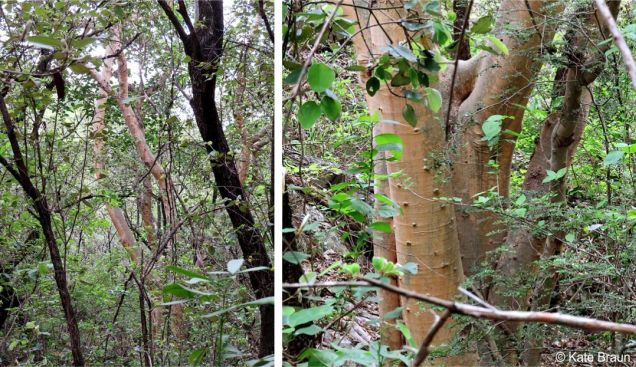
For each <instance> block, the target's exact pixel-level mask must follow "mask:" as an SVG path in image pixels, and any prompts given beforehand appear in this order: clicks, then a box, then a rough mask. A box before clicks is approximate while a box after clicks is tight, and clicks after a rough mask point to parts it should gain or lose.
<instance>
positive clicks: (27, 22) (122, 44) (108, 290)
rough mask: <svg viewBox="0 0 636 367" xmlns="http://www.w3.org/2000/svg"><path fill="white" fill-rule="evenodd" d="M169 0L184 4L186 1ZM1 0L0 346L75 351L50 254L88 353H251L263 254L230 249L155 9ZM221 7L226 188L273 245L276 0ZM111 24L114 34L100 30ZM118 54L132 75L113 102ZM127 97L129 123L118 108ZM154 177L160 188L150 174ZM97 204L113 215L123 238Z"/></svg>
mask: <svg viewBox="0 0 636 367" xmlns="http://www.w3.org/2000/svg"><path fill="white" fill-rule="evenodd" d="M260 5H263V4H260ZM169 6H170V7H173V6H174V8H175V9H177V8H178V7H179V6H184V9H183V10H185V11H187V12H188V13H189V14H190V15H191V16H192V19H195V14H198V9H197V10H195V8H197V7H198V6H199V4H195V2H190V1H188V2H185V3H183V2H179V4H177V2H176V1H175V2H174V4H172V2H170V4H169ZM0 10H1V16H0V18H1V19H0V42H1V43H2V49H1V50H0V55H1V57H0V60H1V61H0V93H1V94H2V97H3V101H4V102H3V104H4V103H6V107H7V109H8V110H7V114H8V115H7V116H3V117H4V120H3V122H4V123H3V124H1V125H0V156H1V157H3V160H4V163H7V164H6V165H4V166H3V167H2V168H0V273H1V274H0V301H1V306H2V307H1V309H0V364H1V365H70V364H71V363H77V362H78V359H77V356H76V355H75V354H73V356H74V358H73V359H72V358H71V353H70V351H69V343H70V342H69V332H68V329H67V327H68V321H67V320H68V318H67V319H66V320H65V313H64V312H62V308H61V307H60V297H59V296H58V290H59V284H60V283H56V281H55V280H54V273H55V272H58V273H60V274H61V272H60V271H63V272H64V278H65V279H66V282H67V288H68V292H69V293H70V299H71V301H72V306H73V308H74V317H75V319H76V321H77V324H78V328H79V330H78V333H79V336H80V337H79V339H80V341H81V352H83V359H84V360H85V363H87V364H89V365H114V366H121V365H128V366H131V365H150V363H152V365H185V364H189V365H200V364H202V365H216V366H223V365H229V364H231V365H239V364H241V365H244V364H246V363H247V361H250V360H252V361H254V360H256V359H257V356H258V354H259V349H258V346H259V344H260V338H261V336H260V335H259V332H258V330H259V328H258V325H259V324H260V323H261V321H260V317H259V313H258V307H257V306H258V305H263V304H271V303H273V299H271V298H267V299H257V298H258V297H255V295H254V291H253V289H252V288H251V287H250V282H249V277H248V274H249V272H252V271H260V272H261V273H268V272H270V269H269V268H267V269H255V268H253V267H251V266H249V262H250V261H251V259H245V260H244V259H243V254H242V252H241V248H240V247H239V246H238V244H237V235H236V230H235V229H234V227H233V226H232V223H231V222H230V220H229V219H228V216H227V214H226V211H225V208H226V207H227V206H231V205H234V203H233V202H228V200H226V199H224V198H223V197H222V195H220V194H219V189H218V188H217V187H216V185H215V180H214V178H213V175H212V173H211V168H210V160H209V159H208V158H209V155H208V153H207V152H206V143H204V142H203V140H202V139H201V136H200V135H199V132H198V131H197V125H196V123H195V120H194V117H193V112H192V109H191V106H190V104H189V99H190V98H192V91H191V84H190V83H191V82H190V78H189V71H188V62H190V58H189V57H188V56H186V53H185V52H184V48H183V45H182V44H181V41H180V40H179V38H178V35H177V33H176V32H175V29H174V27H173V25H172V24H171V23H170V21H169V20H168V18H167V16H166V13H165V12H164V11H162V9H161V7H160V6H159V4H158V3H157V2H150V1H148V2H127V1H75V0H70V1H47V2H40V1H23V2H2V3H1V4H0ZM180 10H182V9H180ZM222 11H223V12H224V13H225V14H224V15H225V20H224V28H225V30H224V31H225V32H224V33H225V34H224V38H223V41H224V42H223V43H222V47H223V52H222V58H221V59H220V60H218V68H217V69H216V70H215V74H214V77H215V78H217V80H218V81H217V92H216V105H217V106H218V110H219V114H220V117H221V120H222V124H223V126H224V128H225V135H226V136H227V139H228V141H229V145H230V147H231V152H230V153H228V156H229V157H230V158H234V159H235V160H236V161H238V160H239V157H244V155H243V154H244V153H243V151H244V150H246V149H249V150H250V152H249V153H250V154H249V155H248V156H247V159H246V160H244V161H241V162H240V164H239V165H240V166H241V168H242V169H243V170H244V172H245V174H244V176H243V177H242V180H243V181H242V184H243V187H244V189H245V196H246V197H243V198H239V199H238V201H237V202H240V203H241V205H248V206H249V208H250V209H251V212H252V214H253V216H254V217H255V223H256V225H255V226H256V230H257V231H258V232H260V233H261V235H262V236H263V238H264V239H265V240H264V241H265V242H264V243H265V246H266V248H267V249H268V251H269V252H270V253H271V251H272V248H273V246H272V242H273V239H272V238H271V226H272V224H271V219H270V218H271V215H272V213H273V209H272V208H273V207H272V205H273V202H272V197H271V195H270V188H271V187H270V177H271V175H270V172H271V170H270V168H271V157H270V148H271V144H270V136H271V133H272V116H273V96H272V95H271V93H270V90H271V85H272V84H273V44H272V42H271V40H270V38H269V36H268V32H267V30H266V28H265V26H264V25H263V20H262V16H265V17H273V7H272V6H271V4H265V6H264V8H263V11H262V13H263V14H261V13H260V12H259V2H253V1H242V0H236V1H232V2H226V4H225V7H224V8H223V9H222ZM175 12H176V10H175ZM179 17H180V18H179V19H180V20H181V21H183V19H184V17H183V14H182V13H181V14H180V15H179ZM221 19H223V17H221ZM246 25H249V27H246ZM196 26H197V27H198V26H199V25H198V24H196ZM221 29H223V25H221ZM117 37H119V38H120V40H119V47H115V48H112V47H111V48H109V46H110V45H112V44H113V42H116V41H117V40H116V38H117ZM202 41H206V40H202ZM205 47H208V46H207V44H205ZM120 55H123V56H124V57H123V58H122V59H121V60H120V58H119V56H120ZM122 60H123V61H124V62H126V63H127V66H128V71H127V76H128V78H129V81H128V83H127V85H126V87H127V88H128V89H129V92H128V96H127V97H126V98H124V99H123V100H122V101H121V102H122V104H119V103H118V102H119V101H118V96H117V94H118V93H120V92H121V91H122V89H123V88H124V86H125V84H122V82H121V70H123V69H122V64H120V61H122ZM108 63H110V64H111V65H112V67H113V69H115V75H114V78H113V79H111V80H107V84H109V85H110V87H111V88H112V93H111V94H109V95H108V96H107V101H106V104H105V109H104V113H105V118H103V125H104V127H103V129H101V130H100V129H98V127H97V123H98V122H99V121H97V120H98V119H97V118H96V116H97V111H98V110H99V106H98V105H97V104H96V101H97V100H98V99H99V98H100V97H102V95H101V94H100V93H101V92H100V91H101V89H102V88H101V87H102V86H101V85H99V84H98V83H97V82H96V80H95V73H102V72H103V70H105V68H106V66H107V64H108ZM196 67H197V68H202V70H203V69H205V67H206V66H205V65H197V66H196ZM208 67H209V66H208ZM208 77H209V78H212V77H213V75H208ZM214 102H215V101H208V102H207V103H208V105H210V104H211V103H212V104H213V103H214ZM122 105H123V107H122ZM126 106H128V107H132V110H134V111H133V114H134V117H135V120H134V121H136V122H137V123H135V124H132V125H130V124H128V122H129V120H128V119H126V118H125V116H124V115H123V114H122V111H130V109H129V110H125V109H123V108H126ZM3 112H4V111H3ZM239 118H240V124H239V123H238V122H237V121H238V119H239ZM8 120H11V121H12V123H13V124H14V125H15V128H14V130H13V131H12V132H9V127H8V122H7V121H8ZM131 121H133V120H131ZM131 126H132V127H134V128H138V131H141V132H142V133H141V136H142V138H139V137H138V136H133V135H131V131H132V130H131ZM11 133H13V134H14V135H15V137H16V138H17V145H18V148H19V150H20V151H21V155H22V157H23V159H22V162H23V163H24V165H25V170H26V175H27V176H28V178H30V181H31V182H32V183H33V185H34V186H35V188H36V189H37V190H38V191H39V192H41V194H42V196H43V197H44V198H45V200H46V203H47V205H48V209H49V212H50V219H51V222H52V230H53V236H54V241H53V243H52V244H50V245H53V246H57V248H58V249H59V253H60V256H61V269H54V264H53V263H52V258H51V257H50V253H49V248H47V242H46V241H45V237H44V235H43V232H42V231H43V229H42V228H43V227H42V226H41V224H40V219H41V218H42V215H41V213H39V212H38V211H37V210H36V209H35V207H36V206H37V203H36V202H35V201H34V200H33V199H32V198H31V197H30V196H29V195H27V193H26V192H25V191H24V190H23V187H22V186H21V184H20V183H19V182H18V181H19V180H17V179H16V178H15V177H14V176H13V175H12V172H10V168H11V167H17V166H18V164H19V162H18V155H17V153H16V147H14V146H13V145H12V142H11V141H10V140H11V139H10V136H9V135H10V134H11ZM140 139H141V140H145V143H146V144H147V147H148V148H149V149H148V151H149V152H150V154H154V155H155V158H156V163H157V164H156V165H155V166H154V167H153V169H154V168H156V167H157V165H161V167H162V168H163V170H164V174H163V176H161V175H160V176H158V177H155V176H153V175H152V174H151V171H152V170H151V169H149V166H148V164H147V163H148V162H144V161H143V158H142V155H141V154H140V153H139V152H140V151H139V150H138V149H136V147H137V144H138V143H139V141H140ZM248 141H249V142H250V143H249V145H248V146H246V143H247V142H248ZM100 145H101V148H100ZM151 163H152V162H151ZM152 164H154V163H152ZM18 177H21V179H23V178H24V177H22V176H21V175H20V174H18ZM166 181H167V182H169V183H170V184H169V185H168V190H169V192H168V193H166V192H164V191H163V188H162V187H160V185H161V184H162V182H166ZM166 198H171V199H170V200H171V201H170V204H169V205H166ZM168 210H169V211H170V213H167V211H168ZM112 213H114V214H113V216H111V214H112ZM117 213H121V214H123V216H120V217H117V216H116V214H117ZM112 218H120V219H122V218H123V221H122V222H121V223H122V225H123V227H126V228H128V229H129V232H130V234H131V235H132V240H131V242H132V247H130V248H125V246H126V245H125V244H124V241H123V239H124V238H125V236H123V234H124V235H125V234H126V233H125V231H124V230H123V229H122V228H121V227H117V228H116V225H115V222H113V220H112ZM122 244H124V246H122ZM128 245H131V243H128ZM135 251H136V252H137V255H140V256H138V257H137V258H133V257H131V256H132V255H130V253H134V252H135ZM263 276H264V275H263ZM261 354H262V353H261ZM271 358H272V357H271V356H270V357H267V358H266V360H264V361H261V362H259V363H267V360H271ZM251 363H256V362H251ZM270 363H271V362H270Z"/></svg>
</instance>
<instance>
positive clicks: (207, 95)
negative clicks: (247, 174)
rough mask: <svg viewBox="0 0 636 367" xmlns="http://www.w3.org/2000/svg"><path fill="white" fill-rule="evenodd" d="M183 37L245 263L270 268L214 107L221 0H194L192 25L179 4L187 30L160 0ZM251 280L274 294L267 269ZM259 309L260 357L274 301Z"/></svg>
mask: <svg viewBox="0 0 636 367" xmlns="http://www.w3.org/2000/svg"><path fill="white" fill-rule="evenodd" d="M159 5H160V6H161V8H162V9H163V10H164V12H165V13H166V15H167V16H168V18H169V19H170V21H171V22H172V24H173V26H174V27H175V29H176V30H177V32H178V34H179V37H180V38H181V41H182V42H183V45H184V49H185V52H186V54H187V55H188V56H189V57H190V62H189V63H188V71H189V74H190V81H191V83H192V100H191V101H190V105H191V106H192V110H193V111H194V116H195V119H196V122H197V126H198V128H199V132H200V134H201V137H202V139H203V141H204V143H205V148H206V150H207V152H208V157H209V159H210V163H211V164H212V173H213V175H214V180H215V182H216V187H217V188H218V190H219V193H220V194H221V197H223V198H224V199H226V200H227V204H226V207H225V209H226V212H227V214H228V216H229V217H230V221H231V222H232V226H233V227H234V229H235V231H236V236H237V238H238V242H239V245H240V247H241V250H242V252H243V257H244V259H245V262H246V264H247V265H248V266H250V267H257V266H265V267H268V268H270V267H271V261H270V259H269V256H268V254H267V249H266V247H265V242H264V241H263V237H262V235H261V233H260V231H259V230H258V229H257V228H256V224H255V222H254V217H253V216H252V212H251V210H250V207H249V203H248V202H247V201H246V200H245V191H244V190H243V186H242V184H241V180H240V178H239V174H238V171H237V169H236V164H235V162H234V158H233V157H232V155H231V151H230V148H229V145H228V142H227V139H226V137H225V132H224V131H223V123H222V121H221V119H220V117H219V113H218V110H217V106H216V80H217V77H216V71H217V68H218V64H219V60H220V58H221V56H222V52H223V32H224V26H223V2H222V1H202V0H201V1H197V2H196V7H197V9H198V14H197V19H196V27H195V26H194V25H192V23H191V21H190V19H189V17H188V16H187V14H184V13H185V9H180V12H181V13H182V14H181V15H182V16H183V17H184V18H186V24H187V25H188V28H189V30H190V32H191V33H190V34H186V33H185V31H184V30H183V27H182V26H181V24H180V23H179V21H178V20H177V18H176V16H175V14H174V13H173V12H172V10H171V8H170V6H169V5H168V4H167V3H166V2H165V1H161V0H160V1H159ZM249 278H250V284H251V286H252V290H253V291H254V293H255V295H256V297H257V298H264V297H269V296H273V295H274V277H273V274H272V272H271V271H269V270H267V271H259V272H250V273H249ZM259 308H260V313H261V336H260V342H261V345H260V351H259V355H260V356H265V355H269V354H272V353H273V352H274V305H271V304H267V305H261V306H259Z"/></svg>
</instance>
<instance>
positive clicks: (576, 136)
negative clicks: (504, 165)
mask: <svg viewBox="0 0 636 367" xmlns="http://www.w3.org/2000/svg"><path fill="white" fill-rule="evenodd" d="M619 5H620V2H619V1H611V2H610V8H611V9H612V12H613V15H614V16H616V14H617V13H618V9H619ZM583 10H585V9H583ZM588 14H589V15H588V16H587V17H586V19H584V20H583V23H584V24H583V25H582V26H581V27H573V28H572V29H570V30H569V31H568V33H567V34H566V37H565V38H566V40H567V41H568V42H569V43H568V47H567V49H566V52H567V56H568V61H569V66H568V67H567V68H563V69H561V70H559V71H557V74H556V77H555V92H554V93H553V97H556V96H562V97H563V106H562V107H561V108H560V111H556V112H552V113H551V114H550V115H549V116H548V118H547V119H546V121H545V122H544V125H543V127H542V129H541V133H540V136H539V137H538V138H537V139H536V141H535V151H534V153H533V155H532V157H531V160H530V163H529V167H528V172H527V174H526V178H525V180H524V184H523V188H524V190H526V191H527V193H528V195H529V196H530V197H531V198H532V197H538V196H540V195H543V194H547V193H550V194H551V201H552V202H553V203H561V204H565V202H566V197H565V190H566V176H564V177H563V178H561V179H559V180H555V181H553V182H550V183H549V184H546V183H543V182H542V181H543V179H544V177H545V176H546V170H551V171H554V172H557V171H558V170H560V169H563V168H566V169H567V168H569V167H570V164H571V161H572V157H573V155H574V153H575V151H576V148H577V146H578V143H579V142H580V140H581V137H582V134H583V130H584V129H585V125H586V122H587V117H588V114H589V106H590V103H591V99H592V96H591V95H590V92H589V90H591V87H588V85H590V84H591V83H592V82H593V81H594V80H595V79H596V77H597V76H598V75H599V74H600V72H601V71H602V69H603V64H604V56H603V52H604V51H605V49H606V48H607V47H608V46H607V45H603V46H601V47H600V48H598V47H597V44H598V43H597V42H599V41H600V40H603V39H604V38H605V37H606V35H607V34H608V32H607V30H606V29H603V28H600V29H599V28H598V27H597V23H596V14H595V11H594V10H588ZM581 29H583V30H586V32H585V34H583V33H581V32H580V30H581ZM595 42H596V43H595ZM588 50H591V52H590V51H588ZM563 236H564V233H556V235H555V236H546V235H544V234H531V233H530V230H529V229H528V228H525V227H521V228H517V229H514V230H513V231H512V232H511V235H510V236H508V241H507V244H508V245H509V247H510V251H508V252H506V253H504V254H502V256H501V258H500V260H499V262H498V270H499V272H500V275H502V276H503V277H504V278H509V279H510V278H513V277H516V276H518V275H519V274H521V273H528V274H529V275H533V274H535V273H536V269H535V268H534V267H533V264H534V262H535V261H536V260H538V259H539V258H544V259H548V258H550V257H551V256H554V255H557V254H559V253H560V252H561V246H562V243H561V242H560V240H559V238H563ZM556 282H557V278H556V273H555V275H554V276H553V275H548V276H540V275H538V279H537V284H536V285H535V288H534V290H533V292H532V299H531V300H532V302H531V304H530V302H529V301H530V299H529V298H528V297H529V296H530V295H529V294H522V295H519V296H517V297H510V296H508V295H506V294H505V292H504V291H503V286H502V285H495V287H494V288H493V289H492V290H491V291H490V294H489V300H490V302H491V303H493V304H496V305H501V306H504V307H507V308H516V309H521V310H526V309H528V308H529V307H530V308H531V309H533V310H537V309H542V308H544V307H546V306H547V305H548V304H549V299H550V295H551V293H552V291H553V289H554V287H555V284H556ZM508 327H509V328H510V329H511V330H513V331H514V330H516V329H517V327H518V325H517V324H514V323H512V324H508ZM541 342H542V338H540V337H539V338H534V337H528V338H527V339H526V340H525V345H524V347H523V350H522V353H521V359H522V361H523V363H524V364H526V365H529V366H535V365H539V364H540V363H541V358H540V357H541V353H542V350H543V348H542V346H541Z"/></svg>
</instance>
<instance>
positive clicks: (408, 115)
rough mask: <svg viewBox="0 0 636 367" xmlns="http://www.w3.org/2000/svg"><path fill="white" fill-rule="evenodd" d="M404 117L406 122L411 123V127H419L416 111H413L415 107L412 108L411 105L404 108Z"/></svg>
mask: <svg viewBox="0 0 636 367" xmlns="http://www.w3.org/2000/svg"><path fill="white" fill-rule="evenodd" d="M402 117H404V120H406V122H408V123H409V125H411V126H413V127H415V125H417V117H416V116H415V110H414V109H413V106H411V105H410V104H408V103H407V104H406V106H404V108H403V109H402Z"/></svg>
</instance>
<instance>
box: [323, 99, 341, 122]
mask: <svg viewBox="0 0 636 367" xmlns="http://www.w3.org/2000/svg"><path fill="white" fill-rule="evenodd" d="M320 107H321V108H322V112H323V113H324V114H325V116H327V118H328V119H329V120H331V121H336V120H337V119H338V118H339V117H340V113H341V112H342V105H341V104H340V102H339V101H338V100H336V99H334V98H331V97H329V96H323V97H322V99H321V100H320Z"/></svg>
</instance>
